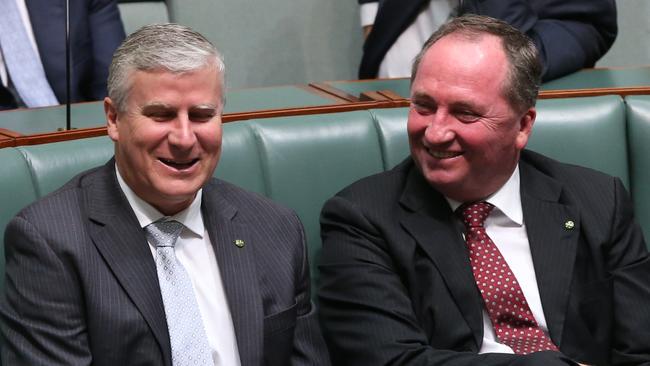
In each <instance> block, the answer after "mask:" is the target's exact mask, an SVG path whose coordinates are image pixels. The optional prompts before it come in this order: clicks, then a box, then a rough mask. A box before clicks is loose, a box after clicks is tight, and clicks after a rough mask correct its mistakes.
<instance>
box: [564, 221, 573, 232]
mask: <svg viewBox="0 0 650 366" xmlns="http://www.w3.org/2000/svg"><path fill="white" fill-rule="evenodd" d="M574 227H576V223H575V222H573V221H572V220H567V221H566V222H565V223H564V228H565V229H567V230H572V229H573V228H574Z"/></svg>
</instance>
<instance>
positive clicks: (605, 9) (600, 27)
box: [463, 0, 617, 81]
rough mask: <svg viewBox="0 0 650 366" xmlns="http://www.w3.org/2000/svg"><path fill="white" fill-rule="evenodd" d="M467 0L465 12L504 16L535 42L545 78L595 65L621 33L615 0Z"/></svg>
mask: <svg viewBox="0 0 650 366" xmlns="http://www.w3.org/2000/svg"><path fill="white" fill-rule="evenodd" d="M532 3H533V2H531V1H529V0H508V1H504V0H466V1H465V2H464V5H463V12H465V13H475V14H482V15H487V16H491V17H493V18H497V19H501V20H504V21H506V22H508V23H510V24H512V25H513V26H515V27H516V28H518V29H519V30H521V31H522V32H524V33H526V34H527V35H528V36H529V37H531V38H532V40H533V41H534V42H535V45H536V46H537V48H538V49H539V52H540V57H541V61H542V65H543V74H542V79H543V80H544V81H548V80H552V79H556V78H558V77H561V76H564V75H566V74H569V73H572V72H574V71H577V70H579V69H581V68H585V67H593V66H594V64H595V63H596V61H597V60H598V59H599V58H600V57H601V56H603V55H604V54H605V53H606V52H607V51H608V50H609V48H610V47H611V45H612V44H613V43H614V40H615V39H616V33H617V24H616V5H615V3H614V1H613V0H572V1H556V2H550V1H547V2H545V4H544V5H540V6H539V7H537V10H536V8H535V7H534V5H532Z"/></svg>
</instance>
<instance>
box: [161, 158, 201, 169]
mask: <svg viewBox="0 0 650 366" xmlns="http://www.w3.org/2000/svg"><path fill="white" fill-rule="evenodd" d="M160 161H161V162H162V163H163V164H165V165H169V166H171V167H173V168H176V169H187V168H189V167H191V166H192V165H194V163H196V162H197V161H199V159H193V160H189V161H187V162H178V161H174V160H169V159H163V158H160Z"/></svg>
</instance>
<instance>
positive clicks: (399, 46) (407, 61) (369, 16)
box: [360, 0, 459, 78]
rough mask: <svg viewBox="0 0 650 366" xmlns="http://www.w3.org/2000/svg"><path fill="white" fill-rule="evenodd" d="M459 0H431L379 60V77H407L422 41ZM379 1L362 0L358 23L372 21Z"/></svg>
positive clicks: (453, 8) (372, 22)
mask: <svg viewBox="0 0 650 366" xmlns="http://www.w3.org/2000/svg"><path fill="white" fill-rule="evenodd" d="M458 4H459V0H431V1H430V2H429V4H428V5H427V6H426V8H424V10H422V11H421V12H420V14H418V16H417V18H416V19H415V21H413V23H412V24H411V25H410V26H409V27H408V28H406V29H405V30H404V32H402V34H401V35H400V36H399V38H397V39H396V40H395V43H393V45H392V46H391V48H390V49H389V50H388V52H386V55H384V59H383V60H382V62H381V64H379V72H378V74H377V76H378V77H382V78H386V77H388V78H398V77H410V76H411V66H412V65H413V60H414V59H415V56H417V54H418V53H419V52H420V50H421V49H422V46H423V45H424V43H425V42H426V41H427V39H429V37H430V36H431V34H432V33H433V32H435V31H436V30H437V29H438V28H439V27H440V26H441V25H442V24H444V23H445V22H446V21H447V20H449V18H450V17H451V16H452V15H453V13H454V10H455V9H456V8H457V7H458ZM378 8H379V3H377V2H374V3H366V4H361V7H360V15H361V26H362V27H363V26H367V25H372V24H374V23H375V17H376V16H377V10H378Z"/></svg>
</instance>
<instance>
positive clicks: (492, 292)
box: [460, 202, 558, 354]
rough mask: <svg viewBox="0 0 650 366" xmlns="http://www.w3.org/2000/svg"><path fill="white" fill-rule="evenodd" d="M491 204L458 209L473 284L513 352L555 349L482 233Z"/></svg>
mask: <svg viewBox="0 0 650 366" xmlns="http://www.w3.org/2000/svg"><path fill="white" fill-rule="evenodd" d="M493 208H494V206H493V205H491V204H489V203H487V202H476V203H472V204H467V205H463V206H461V207H460V211H461V213H462V215H463V221H464V222H465V226H466V227H467V232H466V234H465V240H466V241H467V247H468V248H469V259H470V263H471V264H472V272H474V278H475V279H476V284H477V286H478V288H479V290H480V291H481V296H482V297H483V301H484V303H485V308H486V310H487V312H488V315H489V317H490V321H492V325H493V326H494V330H495V332H496V336H497V338H498V340H499V342H501V343H503V344H505V345H506V346H508V347H510V348H512V350H513V351H514V352H515V353H516V354H528V353H532V352H538V351H548V350H551V351H557V350H558V349H557V347H556V346H555V344H553V341H551V339H550V338H549V337H548V336H547V335H546V334H545V333H544V332H543V331H542V330H541V329H540V328H539V325H538V324H537V321H535V317H534V316H533V314H532V312H531V311H530V307H529V306H528V303H527V302H526V298H525V297H524V294H523V292H522V291H521V287H520V286H519V283H518V282H517V279H516V278H515V276H514V274H513V273H512V271H511V270H510V267H509V266H508V263H506V261H505V259H504V258H503V256H502V255H501V252H500V251H499V248H497V247H496V245H494V242H493V241H492V239H490V237H489V236H488V235H487V233H486V232H485V228H484V227H483V222H485V219H486V218H487V217H488V215H489V214H490V212H491V211H492V209H493Z"/></svg>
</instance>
